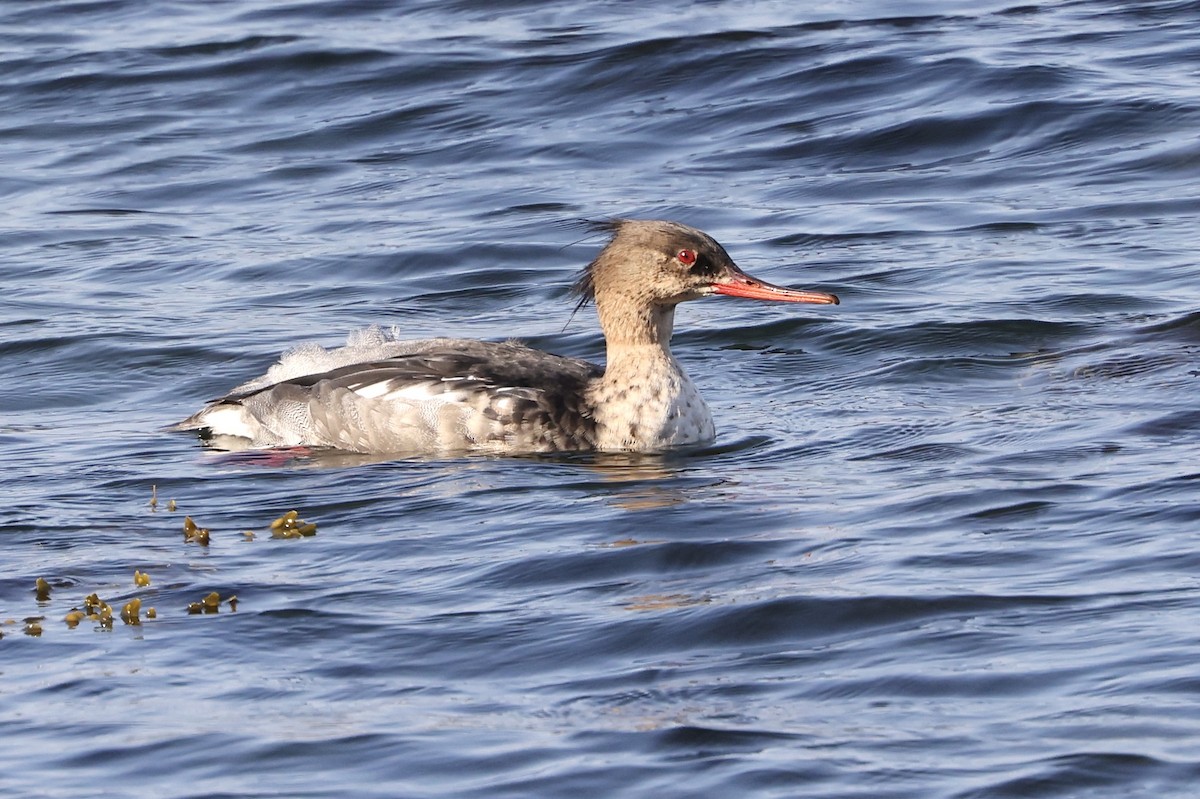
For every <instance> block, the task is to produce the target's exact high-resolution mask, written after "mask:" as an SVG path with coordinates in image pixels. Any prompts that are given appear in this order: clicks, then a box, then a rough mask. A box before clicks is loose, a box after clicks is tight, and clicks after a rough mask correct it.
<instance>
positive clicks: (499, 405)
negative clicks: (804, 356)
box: [174, 220, 837, 454]
mask: <svg viewBox="0 0 1200 799" xmlns="http://www.w3.org/2000/svg"><path fill="white" fill-rule="evenodd" d="M611 229H612V230H613V233H614V236H613V239H612V241H611V242H610V243H609V245H608V246H607V247H606V248H605V249H604V250H603V251H602V252H601V254H600V256H599V257H598V258H597V259H596V260H595V261H593V262H592V264H590V265H589V266H588V267H587V269H585V270H584V272H583V274H582V275H581V277H580V279H579V281H578V282H577V283H576V284H575V287H574V288H575V291H576V293H577V294H578V295H579V296H580V297H581V298H582V299H581V302H580V305H583V304H585V303H586V302H588V301H590V300H593V299H594V300H595V301H596V304H597V309H598V312H599V315H600V321H601V327H602V328H603V329H604V332H605V338H606V343H607V359H606V363H605V365H604V366H603V367H601V366H598V365H596V364H592V363H589V362H587V361H584V360H580V359H577V358H569V357H564V356H560V355H553V354H550V353H547V352H542V351H540V350H535V349H532V348H530V347H527V346H525V345H523V344H520V343H516V342H485V341H474V340H468V339H450V338H441V339H429V340H421V341H405V340H402V339H400V338H398V337H397V336H396V335H395V334H394V333H392V334H390V335H389V334H385V333H382V332H381V331H380V330H379V329H378V328H371V329H368V330H367V331H365V332H364V333H363V334H359V335H358V336H352V337H351V339H350V340H349V341H348V342H347V345H346V346H345V347H341V348H337V349H333V350H324V349H321V348H319V347H315V346H308V347H304V348H300V349H298V350H294V351H292V352H290V353H288V354H287V355H285V356H284V357H283V358H282V359H281V360H280V362H279V363H278V364H276V366H274V367H272V369H271V370H270V371H268V372H267V374H265V375H263V376H262V377H259V378H256V379H254V380H251V381H249V382H247V383H245V384H243V385H241V386H238V387H237V388H235V389H233V390H232V391H231V392H230V393H229V394H227V395H226V396H224V397H222V398H220V399H217V400H214V401H212V402H211V403H209V404H208V405H207V406H206V407H204V408H203V409H201V410H200V411H198V412H197V413H195V414H193V415H192V416H190V417H188V418H187V419H185V420H183V421H182V422H180V423H179V424H177V425H175V426H174V429H178V430H198V431H200V433H201V435H202V436H203V437H205V438H207V439H208V440H209V441H210V442H211V443H212V444H214V445H215V446H218V447H221V448H224V449H242V448H248V447H291V446H305V447H321V448H331V449H338V450H345V451H351V452H362V453H398V454H448V453H454V452H467V451H480V452H490V453H499V454H521V453H539V452H570V451H581V450H598V451H655V450H662V449H667V448H671V447H677V446H683V445H687V444H696V443H703V442H706V441H710V440H712V439H713V438H714V436H715V434H716V430H715V425H714V423H713V418H712V414H711V412H710V411H709V409H708V406H707V405H706V404H705V402H704V400H703V399H702V398H701V396H700V394H699V392H698V390H697V389H696V387H695V385H694V384H693V383H692V381H691V379H690V378H688V376H687V374H686V373H685V372H684V370H683V369H682V367H681V366H680V365H679V363H678V361H676V359H675V357H674V355H672V353H671V351H670V346H669V343H670V338H671V332H672V327H673V324H674V313H675V306H676V304H678V302H681V301H684V300H688V299H694V298H697V297H701V296H707V295H709V294H714V293H727V294H731V295H733V296H748V297H752V298H755V299H780V300H785V301H792V302H820V303H825V304H831V303H836V302H837V298H836V297H834V296H833V295H830V294H823V293H820V292H802V291H796V290H792V289H782V288H779V287H776V286H771V285H770V284H765V283H762V282H761V281H757V280H755V279H753V278H750V277H748V276H746V275H745V274H744V273H742V272H741V271H740V270H738V269H737V267H736V266H734V265H733V262H732V260H730V259H729V256H728V255H727V254H726V253H725V251H724V249H723V248H721V245H719V244H717V243H716V242H715V241H714V240H712V239H711V238H710V237H708V236H707V235H705V234H703V233H701V232H700V231H698V230H695V229H694V228H689V227H687V226H685V225H679V224H678V223H672V222H643V221H632V220H622V221H619V222H616V223H613V224H612V226H611ZM698 266H699V267H701V268H700V269H697V267H698ZM723 289H724V290H723Z"/></svg>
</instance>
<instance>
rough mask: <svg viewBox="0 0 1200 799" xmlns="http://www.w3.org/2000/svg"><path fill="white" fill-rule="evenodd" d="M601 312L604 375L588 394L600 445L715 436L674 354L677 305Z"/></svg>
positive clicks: (637, 445) (650, 444)
mask: <svg viewBox="0 0 1200 799" xmlns="http://www.w3.org/2000/svg"><path fill="white" fill-rule="evenodd" d="M598 311H599V313H600V324H601V326H602V327H603V328H604V333H605V338H606V339H607V343H608V348H607V362H606V364H605V368H604V376H603V377H601V378H600V379H599V380H598V381H596V383H595V384H593V386H592V388H591V390H590V392H589V394H590V396H589V399H590V400H591V404H592V407H593V416H594V418H595V420H596V427H597V430H596V435H597V447H598V448H599V449H603V450H653V449H663V448H666V447H672V446H679V445H682V444H690V443H695V442H697V441H706V440H709V439H711V438H713V436H714V435H715V430H714V428H713V421H712V414H711V413H710V412H709V410H708V406H707V405H705V404H704V400H703V399H702V398H701V397H700V394H699V392H698V391H697V390H696V387H695V385H694V384H693V383H692V381H691V380H690V379H689V378H688V376H687V375H686V374H685V373H684V371H683V369H682V367H680V365H679V362H678V361H676V360H675V357H674V356H673V355H672V354H671V349H670V341H671V331H672V328H673V326H674V322H675V307H674V306H673V305H672V306H659V305H645V306H642V307H640V308H637V307H628V306H626V307H620V306H618V307H616V308H613V307H610V306H607V305H603V304H601V305H600V307H599V308H598Z"/></svg>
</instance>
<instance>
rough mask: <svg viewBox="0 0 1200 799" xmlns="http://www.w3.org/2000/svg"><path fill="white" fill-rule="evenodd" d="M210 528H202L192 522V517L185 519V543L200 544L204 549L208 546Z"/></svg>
mask: <svg viewBox="0 0 1200 799" xmlns="http://www.w3.org/2000/svg"><path fill="white" fill-rule="evenodd" d="M208 539H209V534H208V528H207V527H201V526H199V525H198V524H196V523H195V522H194V521H192V517H191V516H184V517H183V541H184V543H185V544H199V545H200V546H202V547H206V546H208Z"/></svg>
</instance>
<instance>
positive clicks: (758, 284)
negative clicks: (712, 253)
mask: <svg viewBox="0 0 1200 799" xmlns="http://www.w3.org/2000/svg"><path fill="white" fill-rule="evenodd" d="M712 290H713V291H714V292H716V293H717V294H724V295H726V296H728V297H745V298H746V299H749V300H774V301H776V302H813V303H817V304H820V305H837V304H838V303H839V302H840V300H838V298H837V295H836V294H828V293H826V292H824V291H805V290H803V289H788V288H784V287H783V286H776V285H774V284H771V283H766V282H764V281H762V280H758V279H756V278H753V277H750V276H749V275H747V274H746V273H745V272H740V271H739V272H734V273H733V275H731V276H730V279H729V281H728V282H721V283H713V284H712Z"/></svg>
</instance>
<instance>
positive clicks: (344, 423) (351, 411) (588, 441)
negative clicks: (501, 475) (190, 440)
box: [180, 340, 602, 452]
mask: <svg viewBox="0 0 1200 799" xmlns="http://www.w3.org/2000/svg"><path fill="white" fill-rule="evenodd" d="M429 343H430V345H431V346H430V347H428V348H425V349H421V350H420V351H416V352H411V353H407V354H403V355H397V356H394V357H390V358H384V359H378V360H373V361H369V362H365V363H357V364H351V365H348V366H341V367H338V368H336V369H332V370H329V371H326V372H322V373H319V374H312V375H304V376H300V377H295V378H291V379H288V380H283V381H281V382H279V383H275V384H273V385H270V386H266V387H264V388H260V389H255V390H251V391H245V392H241V393H234V394H230V395H228V396H226V397H222V398H221V399H219V400H216V401H215V402H213V403H212V404H210V405H209V406H208V407H207V408H205V409H204V410H203V411H201V412H200V413H198V414H196V415H195V416H193V417H192V418H190V419H188V420H186V421H185V422H184V423H182V424H181V425H180V427H183V428H186V429H197V428H199V429H202V430H207V431H209V432H210V433H211V434H212V435H214V436H222V435H236V436H240V437H243V438H248V439H250V440H251V441H252V442H253V443H254V444H255V445H256V446H274V445H281V444H282V445H296V444H304V445H309V446H327V447H336V448H339V449H347V450H353V451H358V452H430V451H453V450H471V449H486V450H503V451H509V452H512V451H528V452H539V451H546V450H561V449H589V448H591V447H592V445H593V444H594V434H595V424H594V422H593V421H592V419H591V418H590V416H589V415H588V413H587V407H586V402H585V399H584V398H585V396H586V391H587V387H588V384H589V383H590V381H592V380H594V379H595V378H597V377H599V376H600V374H601V373H602V370H601V369H600V368H599V367H597V366H595V365H593V364H590V363H588V362H586V361H581V360H577V359H574V358H564V357H561V356H556V355H550V354H547V353H543V352H538V351H536V350H532V349H530V348H528V347H525V346H522V345H519V344H509V343H505V344H493V343H486V342H476V341H456V340H450V341H447V340H439V341H436V342H429Z"/></svg>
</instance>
